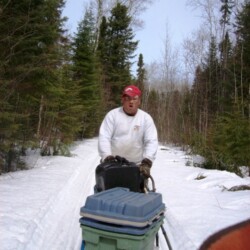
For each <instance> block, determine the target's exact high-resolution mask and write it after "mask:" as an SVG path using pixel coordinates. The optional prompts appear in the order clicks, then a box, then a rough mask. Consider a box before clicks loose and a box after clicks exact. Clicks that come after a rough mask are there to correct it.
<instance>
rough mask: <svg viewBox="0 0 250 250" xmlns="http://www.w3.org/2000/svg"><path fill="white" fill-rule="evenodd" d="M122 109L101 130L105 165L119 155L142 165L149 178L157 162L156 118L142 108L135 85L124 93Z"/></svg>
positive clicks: (101, 146) (100, 138)
mask: <svg viewBox="0 0 250 250" xmlns="http://www.w3.org/2000/svg"><path fill="white" fill-rule="evenodd" d="M121 102H122V107H119V108H116V109H113V110H111V111H110V112H108V114H107V115H106V116H105V118H104V120H103V122H102V124H101V127H100V131H99V141H98V150H99V155H100V157H101V158H102V161H103V162H108V161H114V160H115V156H116V155H119V156H121V157H124V158H126V159H127V160H128V161H132V162H135V163H137V164H138V165H139V167H140V171H141V173H142V174H143V175H144V176H145V177H149V176H150V168H151V166H152V163H153V161H154V159H155V156H156V152H157V148H158V138H157V130H156V127H155V124H154V121H153V119H152V117H151V116H150V115H149V114H148V113H146V112H144V111H143V110H141V109H139V106H140V104H141V91H140V89H139V88H137V87H136V86H134V85H129V86H127V87H126V88H125V89H124V91H123V93H122V98H121Z"/></svg>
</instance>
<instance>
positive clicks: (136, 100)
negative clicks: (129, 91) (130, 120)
mask: <svg viewBox="0 0 250 250" xmlns="http://www.w3.org/2000/svg"><path fill="white" fill-rule="evenodd" d="M140 104H141V98H140V97H139V96H134V97H131V96H128V95H124V96H123V97H122V106H123V109H124V111H125V112H126V113H127V114H129V115H135V114H136V112H137V110H138V108H139V106H140Z"/></svg>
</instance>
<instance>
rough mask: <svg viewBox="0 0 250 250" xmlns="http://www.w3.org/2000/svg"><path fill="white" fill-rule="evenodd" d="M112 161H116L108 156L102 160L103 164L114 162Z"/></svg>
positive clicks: (111, 156)
mask: <svg viewBox="0 0 250 250" xmlns="http://www.w3.org/2000/svg"><path fill="white" fill-rule="evenodd" d="M114 161H116V159H115V157H114V156H113V155H109V156H107V157H106V158H105V159H104V160H103V162H114Z"/></svg>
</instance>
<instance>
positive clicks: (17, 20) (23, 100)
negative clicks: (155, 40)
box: [0, 0, 138, 172]
mask: <svg viewBox="0 0 250 250" xmlns="http://www.w3.org/2000/svg"><path fill="white" fill-rule="evenodd" d="M99 2H100V6H99V8H98V9H101V7H102V6H101V1H99ZM64 5H65V2H64V1H63V0H50V1H45V0H38V1H29V0H28V1H27V0H20V1H12V0H1V1H0V41H1V43H0V172H8V171H14V170H16V169H20V168H21V167H23V163H22V161H21V159H22V157H21V156H22V155H25V154H26V152H27V149H30V148H31V149H40V150H41V154H42V155H57V154H64V155H67V154H69V152H68V150H67V145H69V144H70V143H72V142H73V141H74V140H76V139H82V138H87V137H93V136H96V135H97V133H98V128H99V125H100V122H101V120H102V119H103V116H104V114H105V113H106V112H107V111H108V110H109V109H111V108H113V107H115V106H118V105H120V93H121V90H122V88H124V87H125V86H126V85H127V84H130V83H132V82H135V81H136V79H133V76H132V74H131V65H132V64H131V59H132V58H133V54H134V51H135V50H136V48H137V44H138V42H137V41H135V40H134V34H133V31H132V28H131V17H130V16H129V14H128V7H126V6H125V5H122V4H119V3H118V4H117V5H115V6H114V8H112V10H111V12H109V13H108V14H107V15H106V16H104V15H103V16H102V17H101V18H100V16H99V17H98V18H99V20H100V22H99V23H97V18H96V16H95V15H94V12H93V7H91V6H90V7H89V8H88V9H86V11H85V15H84V18H83V20H82V21H81V23H80V24H79V27H78V31H77V34H75V36H74V37H73V38H71V37H70V36H69V35H68V34H67V30H65V29H64V26H65V25H64V22H65V21H66V18H64V17H62V10H63V8H64ZM100 13H102V12H101V11H100ZM99 15H100V14H99Z"/></svg>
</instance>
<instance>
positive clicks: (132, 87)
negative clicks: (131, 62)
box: [122, 85, 141, 97]
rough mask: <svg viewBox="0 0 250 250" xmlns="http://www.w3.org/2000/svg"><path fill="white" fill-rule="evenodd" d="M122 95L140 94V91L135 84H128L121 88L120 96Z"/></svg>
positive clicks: (132, 95)
mask: <svg viewBox="0 0 250 250" xmlns="http://www.w3.org/2000/svg"><path fill="white" fill-rule="evenodd" d="M124 95H128V96H131V97H135V96H140V95H141V91H140V89H139V88H137V87H136V86H135V85H129V86H127V87H125V89H124V90H123V92H122V96H124Z"/></svg>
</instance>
